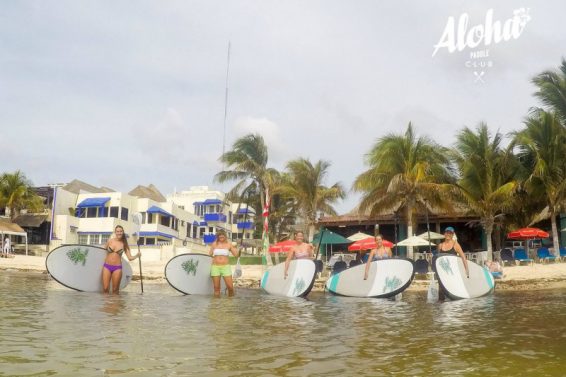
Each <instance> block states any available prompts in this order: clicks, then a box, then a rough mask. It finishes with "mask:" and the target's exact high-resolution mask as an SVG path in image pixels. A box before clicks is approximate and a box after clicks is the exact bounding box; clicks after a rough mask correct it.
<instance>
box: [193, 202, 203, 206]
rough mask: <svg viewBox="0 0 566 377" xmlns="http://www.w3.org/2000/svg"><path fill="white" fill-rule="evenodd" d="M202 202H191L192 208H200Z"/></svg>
mask: <svg viewBox="0 0 566 377" xmlns="http://www.w3.org/2000/svg"><path fill="white" fill-rule="evenodd" d="M202 203H203V202H193V205H194V206H200V205H201V204H202Z"/></svg>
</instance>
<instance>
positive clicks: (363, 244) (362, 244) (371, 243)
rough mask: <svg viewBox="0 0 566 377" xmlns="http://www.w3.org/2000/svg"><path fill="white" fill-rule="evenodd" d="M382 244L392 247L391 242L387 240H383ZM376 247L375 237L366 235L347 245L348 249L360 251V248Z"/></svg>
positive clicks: (369, 248)
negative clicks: (366, 236)
mask: <svg viewBox="0 0 566 377" xmlns="http://www.w3.org/2000/svg"><path fill="white" fill-rule="evenodd" d="M383 246H385V247H389V248H392V247H393V243H392V242H389V241H387V240H383ZM376 247H377V243H376V242H375V237H368V238H365V239H363V240H359V241H356V242H354V243H353V244H351V245H350V246H348V251H360V250H371V249H375V248H376Z"/></svg>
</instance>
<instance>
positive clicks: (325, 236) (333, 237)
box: [312, 229, 352, 245]
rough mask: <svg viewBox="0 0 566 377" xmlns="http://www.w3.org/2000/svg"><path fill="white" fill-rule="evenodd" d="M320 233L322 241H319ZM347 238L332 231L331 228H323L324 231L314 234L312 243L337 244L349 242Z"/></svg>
mask: <svg viewBox="0 0 566 377" xmlns="http://www.w3.org/2000/svg"><path fill="white" fill-rule="evenodd" d="M321 235H322V241H321V239H320V238H321ZM351 242H352V241H350V240H349V239H347V238H346V237H343V236H341V235H339V234H338V233H334V232H333V231H331V230H328V229H325V230H324V232H319V233H317V234H315V235H314V238H313V239H312V243H313V244H323V245H339V244H347V243H351Z"/></svg>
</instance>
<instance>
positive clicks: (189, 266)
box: [181, 259, 198, 276]
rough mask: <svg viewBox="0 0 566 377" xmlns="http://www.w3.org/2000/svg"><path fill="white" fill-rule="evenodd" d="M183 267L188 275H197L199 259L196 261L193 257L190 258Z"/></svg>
mask: <svg viewBox="0 0 566 377" xmlns="http://www.w3.org/2000/svg"><path fill="white" fill-rule="evenodd" d="M181 267H182V268H183V270H185V271H186V272H187V274H188V275H190V274H193V276H195V275H196V274H197V267H198V261H196V263H195V261H194V260H193V259H189V260H188V261H185V262H183V264H181Z"/></svg>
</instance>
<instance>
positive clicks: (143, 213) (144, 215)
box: [141, 212, 147, 224]
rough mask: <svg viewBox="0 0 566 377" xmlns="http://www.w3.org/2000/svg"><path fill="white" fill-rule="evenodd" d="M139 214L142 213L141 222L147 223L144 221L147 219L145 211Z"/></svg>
mask: <svg viewBox="0 0 566 377" xmlns="http://www.w3.org/2000/svg"><path fill="white" fill-rule="evenodd" d="M141 214H142V224H147V223H146V222H145V221H146V219H147V213H145V212H142V213H141Z"/></svg>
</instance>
